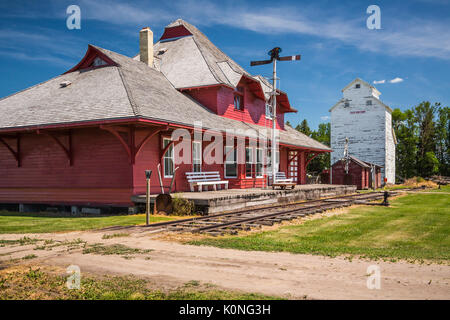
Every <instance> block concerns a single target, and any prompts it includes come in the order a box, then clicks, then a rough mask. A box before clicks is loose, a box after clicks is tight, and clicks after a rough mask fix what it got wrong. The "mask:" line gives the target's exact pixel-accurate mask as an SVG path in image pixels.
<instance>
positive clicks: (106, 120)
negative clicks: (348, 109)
mask: <svg viewBox="0 0 450 320" xmlns="http://www.w3.org/2000/svg"><path fill="white" fill-rule="evenodd" d="M140 60H142V61H140ZM271 90H272V89H271V85H270V84H269V83H268V82H267V80H265V79H264V78H263V77H261V76H253V75H251V74H249V73H248V72H247V71H245V70H244V69H243V68H242V67H241V66H239V65H238V64H237V63H236V62H234V61H233V60H232V59H230V58H229V57H228V56H227V55H225V54H224V53H223V52H222V51H221V50H220V49H218V48H217V47H216V46H215V45H214V44H212V43H211V42H210V41H209V39H208V38H207V37H206V36H205V35H204V34H203V33H201V32H200V31H199V30H198V29H197V28H195V27H194V26H192V25H190V24H188V23H187V22H185V21H183V20H177V21H175V22H174V23H172V24H170V25H169V26H167V27H166V28H165V31H164V34H163V35H162V37H161V38H160V39H159V41H158V42H157V43H155V44H154V43H153V34H152V33H151V31H150V29H148V28H146V29H143V30H141V43H140V54H139V55H138V56H136V57H134V58H130V57H127V56H124V55H121V54H118V53H115V52H112V51H109V50H105V49H102V48H99V47H96V46H93V45H89V47H88V49H87V52H86V54H85V56H84V57H83V58H82V59H81V61H80V62H79V63H78V64H77V65H76V66H74V67H73V68H72V69H70V70H69V71H67V72H66V73H64V74H62V75H60V76H57V77H55V78H53V79H50V80H48V81H46V82H43V83H40V84H37V85H35V86H32V87H30V88H28V89H25V90H23V91H20V92H17V93H15V94H12V95H10V96H8V97H5V98H3V99H1V100H0V113H1V117H0V177H1V178H0V203H24V204H26V203H43V204H65V205H87V206H89V205H91V206H94V205H107V206H129V205H131V197H132V196H133V195H137V194H142V193H145V185H146V181H145V175H144V170H146V169H150V170H153V171H154V172H155V171H156V170H157V165H158V164H160V165H161V171H162V173H161V174H162V176H163V183H164V184H165V185H168V184H170V181H171V177H172V175H173V171H174V167H175V166H177V167H178V170H177V172H176V179H175V185H174V190H175V191H188V190H189V185H188V183H187V180H186V175H185V173H186V172H192V171H219V172H220V176H221V178H222V179H224V180H227V181H229V187H230V188H249V187H263V186H265V184H266V181H267V179H266V171H265V170H264V169H265V166H266V162H265V158H266V152H265V149H261V148H259V147H254V146H252V144H251V143H250V141H252V139H253V138H252V137H246V136H244V137H240V132H245V131H248V130H249V129H251V130H253V131H261V129H267V134H266V136H267V137H268V138H267V139H266V140H267V141H268V140H270V135H271V131H270V128H271V126H272V120H271V109H270V107H269V100H270V92H271ZM278 93H279V95H278V96H277V117H276V122H277V128H278V129H279V130H278V132H279V156H277V158H278V159H279V161H278V162H279V171H283V172H286V174H287V175H288V176H289V177H292V178H293V179H294V181H296V182H297V183H298V184H304V183H306V168H307V165H308V163H309V161H311V159H313V158H314V157H315V156H317V155H318V154H320V153H323V152H330V151H331V150H330V148H328V147H327V146H325V145H323V144H321V143H319V142H317V141H315V140H313V139H311V138H309V137H307V136H305V135H304V134H302V133H300V132H298V131H296V130H294V129H292V128H291V127H289V126H286V125H285V120H284V117H285V114H286V113H289V112H296V110H295V109H293V108H292V107H291V105H290V102H289V99H288V96H287V94H286V93H285V92H282V91H279V92H278ZM199 122H201V129H198V130H197V131H198V132H200V133H201V134H200V136H202V135H204V134H205V133H206V132H212V131H213V132H215V133H216V134H218V135H219V136H220V139H224V140H225V132H226V131H227V130H228V131H230V130H231V131H233V132H234V135H233V136H232V137H233V138H232V140H233V141H232V145H233V146H236V143H237V142H236V141H237V140H239V139H240V138H242V139H244V141H245V148H244V149H242V150H241V149H239V148H237V147H232V148H229V147H228V149H226V150H224V153H223V160H224V162H223V163H213V164H209V163H207V162H206V161H205V159H204V152H205V149H207V148H208V145H209V144H210V143H211V142H210V141H206V139H205V138H204V137H203V139H201V140H196V138H195V131H196V130H195V127H196V125H197V124H198V123H199ZM176 129H184V130H186V131H187V132H189V134H190V135H191V137H192V141H193V142H192V155H191V158H192V161H191V162H190V163H188V164H186V163H182V164H176V163H177V159H176V157H177V154H176V152H175V149H174V146H176V145H177V143H178V141H174V140H172V132H173V131H174V130H176ZM198 132H197V134H198ZM225 148H226V147H225ZM239 153H245V155H243V154H239ZM239 157H244V158H245V160H244V163H238V161H237V158H239ZM151 192H152V193H155V192H160V187H159V182H158V179H156V178H152V180H151Z"/></svg>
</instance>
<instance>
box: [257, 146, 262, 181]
mask: <svg viewBox="0 0 450 320" xmlns="http://www.w3.org/2000/svg"><path fill="white" fill-rule="evenodd" d="M255 150H256V152H255V177H256V178H263V177H264V162H263V149H262V148H256V149H255ZM258 154H261V157H260V158H259V161H258ZM258 165H261V171H260V175H258Z"/></svg>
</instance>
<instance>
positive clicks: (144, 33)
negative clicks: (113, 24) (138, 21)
mask: <svg viewBox="0 0 450 320" xmlns="http://www.w3.org/2000/svg"><path fill="white" fill-rule="evenodd" d="M139 53H140V58H141V61H142V62H144V63H145V64H146V65H148V66H149V67H152V68H153V32H152V30H150V28H149V27H146V28H143V29H142V30H141V31H140V32H139Z"/></svg>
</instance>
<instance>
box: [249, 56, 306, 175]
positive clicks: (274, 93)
mask: <svg viewBox="0 0 450 320" xmlns="http://www.w3.org/2000/svg"><path fill="white" fill-rule="evenodd" d="M280 53H281V48H280V47H275V48H273V49H272V50H270V51H269V53H268V54H269V56H270V60H261V61H251V62H250V65H251V66H259V65H263V64H270V63H273V79H272V145H271V165H272V183H273V182H275V174H276V167H275V161H276V158H277V143H276V132H277V60H278V61H296V60H300V59H301V56H300V55H295V56H286V57H280Z"/></svg>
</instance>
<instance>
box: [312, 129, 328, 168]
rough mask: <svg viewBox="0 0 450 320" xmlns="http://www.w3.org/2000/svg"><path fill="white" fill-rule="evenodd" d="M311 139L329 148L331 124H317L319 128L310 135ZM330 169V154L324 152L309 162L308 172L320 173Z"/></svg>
mask: <svg viewBox="0 0 450 320" xmlns="http://www.w3.org/2000/svg"><path fill="white" fill-rule="evenodd" d="M311 138H313V139H315V140H317V141H319V142H321V143H323V144H324V145H326V146H328V147H329V146H330V140H331V124H330V123H329V122H328V123H321V124H319V127H318V129H317V131H313V132H312V133H311ZM329 168H330V153H329V152H325V153H322V154H320V155H318V156H317V157H315V158H314V159H313V160H311V162H310V164H309V166H308V170H309V171H312V172H317V173H321V172H322V171H323V170H325V169H329Z"/></svg>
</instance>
